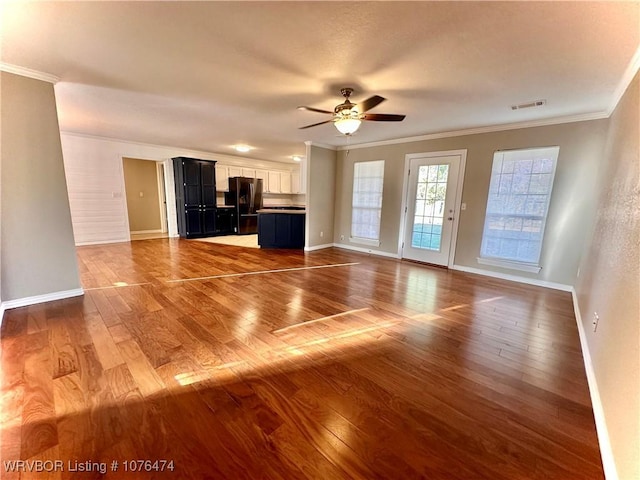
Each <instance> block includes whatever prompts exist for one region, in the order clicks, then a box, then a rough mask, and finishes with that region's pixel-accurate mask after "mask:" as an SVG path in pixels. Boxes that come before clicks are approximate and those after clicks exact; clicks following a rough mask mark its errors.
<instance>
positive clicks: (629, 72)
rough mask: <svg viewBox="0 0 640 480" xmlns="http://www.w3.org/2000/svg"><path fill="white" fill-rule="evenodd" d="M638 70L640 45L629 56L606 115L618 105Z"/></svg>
mask: <svg viewBox="0 0 640 480" xmlns="http://www.w3.org/2000/svg"><path fill="white" fill-rule="evenodd" d="M638 70H640V46H638V49H637V50H636V53H634V55H633V57H631V61H630V62H629V65H628V66H627V69H626V70H625V71H624V74H623V75H622V78H621V79H620V83H618V87H617V88H616V91H615V93H614V94H613V100H612V102H611V106H610V107H609V110H608V114H609V115H608V116H611V115H612V114H613V111H614V110H615V109H616V108H617V107H618V103H620V100H622V96H623V95H624V92H626V91H627V88H629V85H630V84H631V82H632V81H633V78H634V77H635V76H636V73H637V72H638Z"/></svg>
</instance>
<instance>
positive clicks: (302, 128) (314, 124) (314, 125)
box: [298, 120, 333, 130]
mask: <svg viewBox="0 0 640 480" xmlns="http://www.w3.org/2000/svg"><path fill="white" fill-rule="evenodd" d="M331 122H333V120H325V121H324V122H318V123H313V124H311V125H307V126H306V127H299V128H298V130H304V129H305V128H311V127H317V126H318V125H322V124H324V123H331Z"/></svg>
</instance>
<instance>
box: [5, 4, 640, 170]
mask: <svg viewBox="0 0 640 480" xmlns="http://www.w3.org/2000/svg"><path fill="white" fill-rule="evenodd" d="M0 5H1V6H0V8H1V9H2V11H0V15H1V17H2V20H1V21H2V24H1V27H2V56H1V60H2V62H5V63H8V64H12V65H18V66H21V67H26V68H30V69H33V70H37V71H40V72H46V73H48V74H51V75H55V76H57V77H59V78H60V82H59V83H57V85H56V96H57V101H58V109H59V117H60V126H61V129H62V130H63V131H68V132H78V133H83V134H89V135H98V136H105V137H111V138H118V139H124V140H130V141H138V142H143V143H152V144H158V145H170V146H177V147H182V148H185V149H187V148H188V149H194V150H204V151H210V152H220V153H233V152H232V151H231V149H230V145H232V144H236V143H246V144H249V145H251V146H253V147H255V150H254V151H252V152H251V153H249V154H248V155H249V156H251V157H254V158H261V159H266V160H276V161H288V160H289V159H290V156H291V155H294V154H304V144H303V142H304V141H305V140H312V141H314V142H318V143H321V144H326V145H333V146H342V145H345V144H346V139H345V137H340V136H337V131H336V130H335V128H334V127H333V126H332V125H331V124H326V125H322V126H318V127H315V128H312V129H309V130H299V129H298V127H301V126H303V125H308V124H311V123H316V122H320V121H323V120H325V119H328V116H324V115H322V114H319V113H313V112H308V111H299V110H296V107H297V106H298V105H309V106H314V107H317V108H322V109H326V110H333V107H334V106H335V105H336V104H338V103H340V102H341V97H340V93H339V89H340V87H343V86H353V87H355V90H356V91H355V93H354V96H353V100H355V101H356V102H357V101H359V100H363V99H365V98H367V97H369V96H371V95H374V94H378V95H381V96H383V97H386V98H387V101H386V102H384V103H383V104H381V105H380V106H378V107H376V108H375V109H374V110H372V111H371V113H399V114H406V115H407V118H406V119H405V120H404V122H401V123H380V122H364V123H363V125H362V127H361V128H360V131H359V132H358V134H357V135H356V136H354V137H353V138H352V139H351V144H352V145H353V144H358V143H365V142H373V141H381V140H388V139H395V138H402V137H411V136H418V135H424V134H430V133H437V132H443V131H451V130H460V129H467V128H477V127H484V126H490V125H500V124H509V123H517V122H526V121H536V120H541V119H549V118H555V117H562V116H573V115H583V114H591V113H597V112H605V111H607V110H608V109H609V108H610V107H611V105H612V103H613V102H614V101H615V97H616V93H617V92H616V90H617V89H618V88H619V85H620V82H621V79H622V77H623V75H624V73H625V70H626V69H627V67H628V65H629V63H630V62H631V60H632V57H633V56H634V53H635V52H636V50H637V49H638V45H639V44H640V2H638V1H632V2H608V1H605V2H590V3H584V2H256V3H253V2H152V1H149V2H26V1H4V2H1V3H0ZM538 99H545V100H546V101H547V104H546V106H544V107H542V108H535V109H528V110H520V111H512V110H511V108H510V106H511V105H512V104H519V103H523V102H528V101H532V100H538Z"/></svg>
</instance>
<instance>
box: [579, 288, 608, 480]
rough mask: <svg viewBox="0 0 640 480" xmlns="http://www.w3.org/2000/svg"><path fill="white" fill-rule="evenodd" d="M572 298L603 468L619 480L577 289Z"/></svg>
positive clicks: (606, 473)
mask: <svg viewBox="0 0 640 480" xmlns="http://www.w3.org/2000/svg"><path fill="white" fill-rule="evenodd" d="M571 297H572V299H573V311H574V313H575V316H576V322H577V323H578V334H579V336H580V346H581V347H582V359H583V361H584V369H585V371H586V373H587V381H588V382H589V394H590V395H591V406H592V408H593V417H594V418H595V421H596V431H597V432H598V443H599V444H600V456H601V457H602V466H603V468H604V475H605V478H606V479H607V480H618V471H617V469H616V463H615V460H614V457H613V451H612V450H611V441H610V439H609V431H608V430H607V423H606V421H605V417H604V408H603V407H602V400H601V399H600V390H598V383H597V381H596V374H595V372H594V370H593V363H592V362H591V353H590V352H589V345H588V343H587V334H586V332H585V329H584V325H583V323H582V315H581V314H580V305H578V296H577V294H576V290H575V288H573V287H571Z"/></svg>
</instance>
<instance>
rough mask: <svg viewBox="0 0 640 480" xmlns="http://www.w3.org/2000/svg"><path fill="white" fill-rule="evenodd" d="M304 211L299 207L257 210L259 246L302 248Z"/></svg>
mask: <svg viewBox="0 0 640 480" xmlns="http://www.w3.org/2000/svg"><path fill="white" fill-rule="evenodd" d="M305 215H306V211H305V210H304V209H299V208H286V207H279V208H263V209H261V210H258V245H260V247H261V248H304V222H305Z"/></svg>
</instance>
